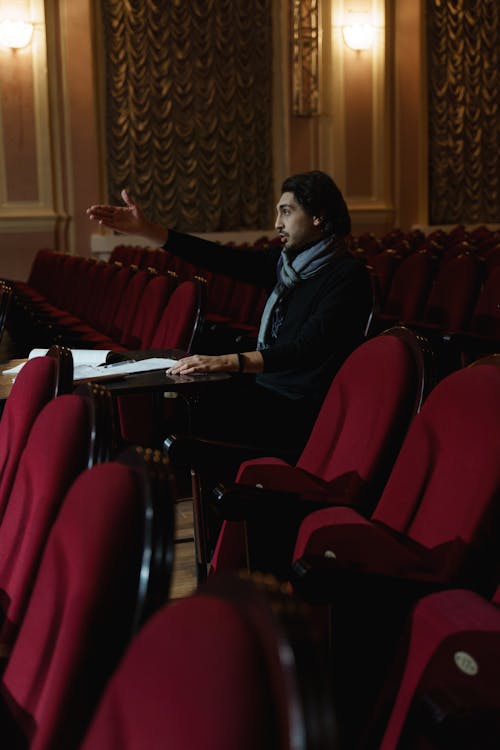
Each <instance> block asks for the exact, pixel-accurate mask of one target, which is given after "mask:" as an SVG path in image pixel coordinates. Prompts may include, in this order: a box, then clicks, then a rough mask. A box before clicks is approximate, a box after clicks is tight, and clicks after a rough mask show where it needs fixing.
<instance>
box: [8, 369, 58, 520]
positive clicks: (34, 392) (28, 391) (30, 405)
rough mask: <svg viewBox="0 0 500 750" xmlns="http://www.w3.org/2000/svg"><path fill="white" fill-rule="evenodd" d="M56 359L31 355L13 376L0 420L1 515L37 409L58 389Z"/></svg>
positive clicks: (39, 409) (52, 396) (37, 411)
mask: <svg viewBox="0 0 500 750" xmlns="http://www.w3.org/2000/svg"><path fill="white" fill-rule="evenodd" d="M57 378H58V363H57V360H56V359H54V358H52V357H35V358H34V359H30V360H29V361H28V362H26V364H25V365H24V367H23V368H22V370H21V371H20V372H19V373H18V375H17V376H16V379H15V381H14V385H13V386H12V390H11V392H10V394H9V396H8V398H7V401H6V403H5V407H4V410H3V412H2V417H1V420H0V519H1V518H2V516H3V513H4V511H5V507H6V505H7V502H8V499H9V495H10V491H11V487H12V483H13V481H14V476H15V472H16V470H17V465H18V462H19V458H20V456H21V453H22V451H23V449H24V447H25V445H26V440H27V439H28V435H29V432H30V430H31V427H32V425H33V423H34V421H35V419H36V417H37V416H38V414H39V412H40V411H41V409H42V408H43V406H45V404H46V403H48V402H49V401H50V400H51V399H52V398H54V396H55V394H56V389H57Z"/></svg>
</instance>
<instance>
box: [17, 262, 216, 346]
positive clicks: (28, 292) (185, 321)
mask: <svg viewBox="0 0 500 750" xmlns="http://www.w3.org/2000/svg"><path fill="white" fill-rule="evenodd" d="M10 286H11V288H12V295H11V301H10V307H9V311H8V314H7V319H6V326H7V329H8V330H9V332H10V334H11V336H12V338H13V339H14V341H15V342H16V344H18V345H19V346H22V347H23V348H24V350H27V351H29V350H30V349H32V348H34V347H44V346H47V347H48V346H50V345H51V344H54V343H59V344H65V345H67V346H72V347H73V348H88V349H113V350H114V351H125V350H135V349H162V348H180V349H184V350H185V351H189V349H190V347H191V344H192V342H193V339H194V336H195V334H196V332H197V331H199V330H200V328H201V325H202V316H203V308H204V294H205V292H204V287H203V284H201V283H200V282H199V281H196V280H194V279H192V280H190V281H189V282H187V281H186V282H183V283H182V284H179V280H178V277H177V276H176V275H175V274H173V273H170V272H168V273H164V274H161V273H158V272H156V271H154V270H152V269H138V268H136V267H135V266H128V265H122V264H119V263H106V262H100V261H96V260H93V259H89V258H83V257H80V256H72V255H67V254H62V253H56V252H54V251H50V250H40V251H39V252H38V254H37V256H36V258H35V260H34V263H33V266H32V269H31V273H30V275H29V278H28V281H27V282H26V283H22V282H16V281H12V282H10Z"/></svg>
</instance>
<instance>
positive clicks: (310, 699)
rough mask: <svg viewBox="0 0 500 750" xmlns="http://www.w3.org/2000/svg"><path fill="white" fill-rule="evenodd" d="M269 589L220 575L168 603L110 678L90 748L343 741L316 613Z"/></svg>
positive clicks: (243, 749) (275, 746) (264, 748)
mask: <svg viewBox="0 0 500 750" xmlns="http://www.w3.org/2000/svg"><path fill="white" fill-rule="evenodd" d="M250 584H252V585H250ZM274 584H276V582H274ZM267 586H268V588H267V589H266V587H265V586H262V582H261V585H260V587H254V586H253V582H252V581H244V580H241V579H238V578H237V577H236V576H235V577H234V578H233V579H232V580H231V579H230V578H229V579H228V578H227V577H225V576H219V577H218V579H217V581H215V580H212V581H211V582H209V584H208V586H207V585H205V586H204V587H203V588H202V589H200V590H199V591H198V592H197V593H196V594H195V595H194V596H191V597H188V598H185V599H183V600H180V601H177V602H173V603H171V604H170V605H168V606H167V607H165V608H164V609H162V610H160V611H159V612H158V613H157V614H156V615H155V616H154V617H153V618H151V620H150V621H149V622H148V623H146V625H145V627H144V628H143V629H142V631H141V632H140V633H139V634H138V635H137V636H136V638H135V639H134V641H133V642H132V643H131V645H130V647H129V649H128V651H127V653H126V655H125V657H124V659H123V661H122V663H121V665H120V666H119V668H118V670H117V671H116V672H115V674H114V675H113V677H112V679H111V681H110V682H109V683H108V686H107V689H106V692H105V694H104V696H103V699H102V701H101V703H100V706H99V708H98V710H97V712H96V715H95V716H94V719H93V721H92V723H91V725H90V728H89V731H88V733H87V735H86V738H85V741H84V743H83V746H82V750H104V748H106V750H118V749H120V750H132V749H135V748H148V749H150V750H155V749H156V748H158V750H159V748H162V747H166V746H168V747H172V748H214V750H215V749H217V750H223V749H226V748H227V750H229V749H230V748H231V750H232V749H233V748H238V750H255V749H256V748H259V750H292V748H298V747H304V748H305V747H307V748H311V750H312V749H313V748H320V747H324V748H327V747H336V745H337V742H336V739H335V737H334V735H335V720H334V710H333V706H332V710H331V711H330V712H329V711H328V710H325V708H326V706H327V705H328V701H329V698H330V690H329V677H328V678H326V679H327V680H328V682H327V681H326V680H325V676H326V670H325V669H324V661H323V660H322V659H323V654H322V653H321V656H319V651H318V649H317V646H318V641H317V640H316V633H315V630H314V628H312V627H311V625H312V623H311V620H310V619H309V618H308V611H307V610H306V608H305V607H304V605H302V607H301V608H300V610H299V607H297V605H296V603H295V602H294V601H293V600H292V598H291V597H286V596H284V595H283V592H281V595H279V596H278V593H279V592H278V590H277V587H276V586H275V585H273V583H272V582H271V581H270V580H268V583H267ZM264 594H265V596H264ZM299 613H300V614H299Z"/></svg>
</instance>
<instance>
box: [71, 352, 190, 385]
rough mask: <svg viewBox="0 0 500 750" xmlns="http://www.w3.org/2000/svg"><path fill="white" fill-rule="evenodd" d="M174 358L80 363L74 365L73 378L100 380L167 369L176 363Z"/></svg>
mask: <svg viewBox="0 0 500 750" xmlns="http://www.w3.org/2000/svg"><path fill="white" fill-rule="evenodd" d="M176 362H177V360H176V359H167V358H163V357H150V358H149V359H141V360H139V361H138V362H133V361H131V360H129V361H127V362H115V363H113V364H111V365H103V366H101V367H99V366H97V367H94V366H88V365H81V366H80V367H75V370H74V375H73V379H74V380H101V379H104V378H116V377H122V376H123V375H134V374H136V373H140V372H151V371H153V370H168V368H169V367H172V366H173V365H174V364H176Z"/></svg>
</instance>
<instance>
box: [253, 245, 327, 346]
mask: <svg viewBox="0 0 500 750" xmlns="http://www.w3.org/2000/svg"><path fill="white" fill-rule="evenodd" d="M336 250H337V244H336V243H335V235H330V236H329V237H327V238H326V239H324V240H321V241H320V242H317V243H316V244H315V245H312V246H311V247H308V248H307V250H303V251H302V252H301V253H299V254H298V255H296V256H295V258H294V259H293V260H292V261H290V259H289V257H288V255H287V251H286V248H285V249H284V250H282V251H281V255H280V259H279V261H278V266H277V275H278V282H277V284H276V286H275V287H274V289H273V291H272V292H271V294H270V295H269V297H268V300H267V302H266V306H265V307H264V311H263V313H262V318H261V321H260V329H259V335H258V338H257V349H259V350H260V349H266V348H267V347H268V346H270V344H271V339H272V337H271V330H272V322H273V315H274V313H275V312H276V310H277V307H278V305H279V304H280V302H282V301H283V299H284V297H285V296H286V294H287V293H288V292H289V290H291V289H293V287H295V286H297V284H298V283H299V282H300V281H302V280H303V279H309V278H310V277H311V276H314V275H315V274H317V273H318V272H319V271H321V270H322V269H323V268H324V267H325V266H326V265H328V264H329V263H330V262H331V260H332V258H333V256H334V255H335V252H336Z"/></svg>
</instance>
